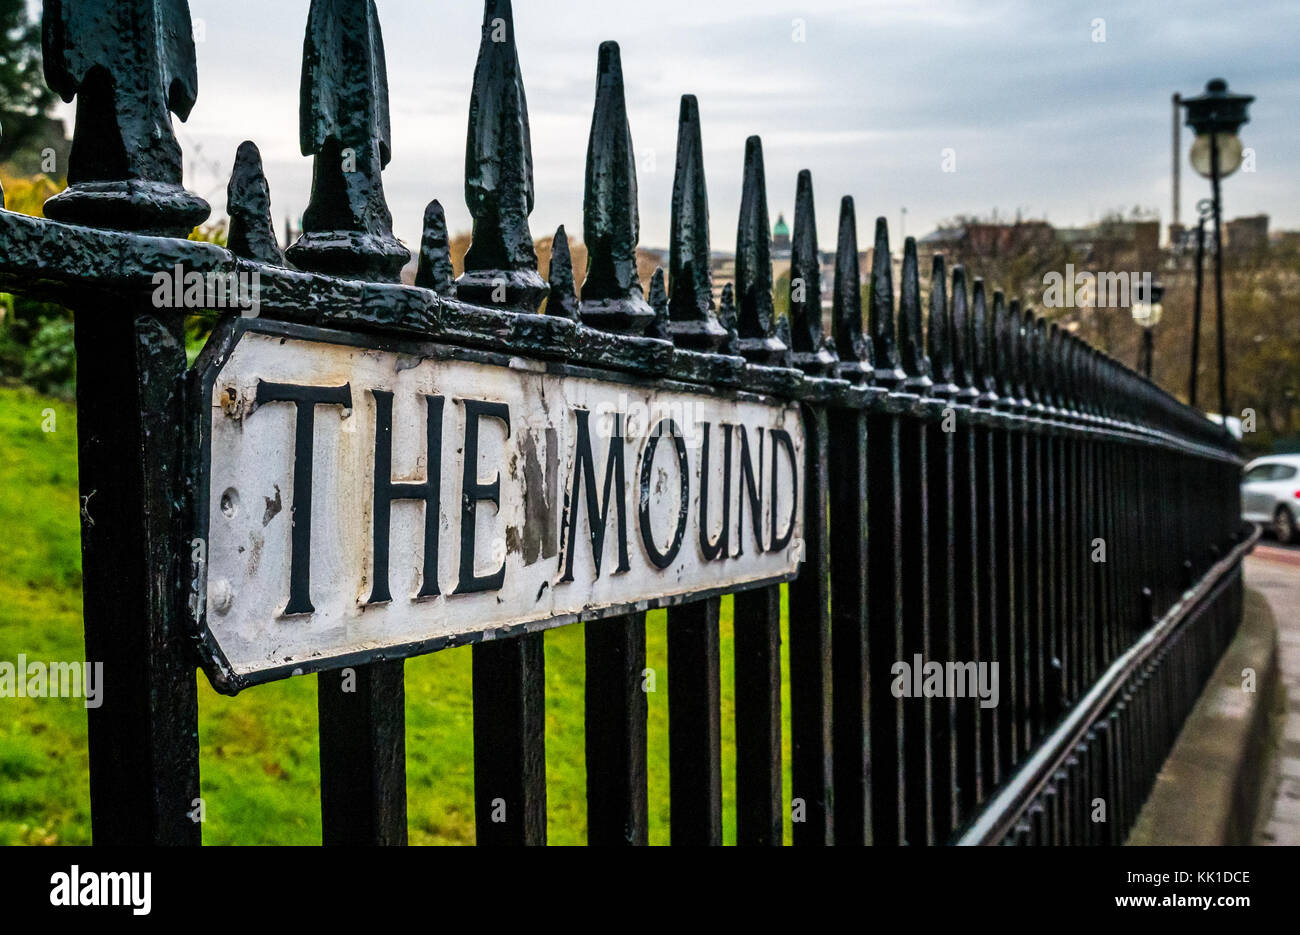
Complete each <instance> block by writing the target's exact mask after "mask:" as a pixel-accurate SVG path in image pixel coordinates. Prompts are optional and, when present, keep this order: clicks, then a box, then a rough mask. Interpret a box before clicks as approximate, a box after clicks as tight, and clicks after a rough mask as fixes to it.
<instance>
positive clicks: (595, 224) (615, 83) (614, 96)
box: [580, 42, 654, 335]
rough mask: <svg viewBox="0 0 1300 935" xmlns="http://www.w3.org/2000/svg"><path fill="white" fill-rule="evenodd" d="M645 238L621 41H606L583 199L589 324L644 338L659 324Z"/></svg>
mask: <svg viewBox="0 0 1300 935" xmlns="http://www.w3.org/2000/svg"><path fill="white" fill-rule="evenodd" d="M640 235H641V222H640V215H639V213H638V207H637V188H636V151H635V150H634V149H633V148H632V130H631V128H630V127H629V125H628V121H627V102H626V99H625V97H624V94H623V64H622V58H621V57H620V55H619V50H618V43H617V42H602V43H601V44H600V52H599V58H598V60H597V65H596V109H595V112H594V113H593V115H592V119H591V136H590V137H589V139H588V142H587V185H586V193H585V196H584V198H583V238H584V240H585V241H586V244H587V278H586V280H585V281H584V282H583V284H582V305H581V306H580V309H581V314H582V321H583V323H584V324H587V325H590V326H591V327H593V328H599V329H600V330H602V331H612V332H615V333H617V334H629V335H640V334H644V333H645V330H646V328H648V327H649V326H650V324H651V322H653V321H654V309H652V308H651V307H650V303H648V302H647V301H646V300H645V294H644V293H643V292H642V291H641V279H640V277H639V276H638V274H637V264H636V247H637V241H638V240H639V239H640Z"/></svg>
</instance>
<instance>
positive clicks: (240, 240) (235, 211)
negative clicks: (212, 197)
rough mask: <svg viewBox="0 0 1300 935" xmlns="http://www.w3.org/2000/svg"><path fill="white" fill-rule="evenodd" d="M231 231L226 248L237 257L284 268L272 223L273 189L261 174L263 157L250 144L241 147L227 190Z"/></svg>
mask: <svg viewBox="0 0 1300 935" xmlns="http://www.w3.org/2000/svg"><path fill="white" fill-rule="evenodd" d="M226 213H227V214H228V215H230V230H229V232H228V233H227V235H226V248H227V249H228V250H230V252H231V253H233V254H234V255H235V256H239V257H243V258H245V259H248V260H257V261H258V262H259V263H269V264H270V265H272V266H283V265H284V253H283V252H282V251H281V250H280V244H279V242H278V241H277V240H276V239H275V226H274V225H273V224H272V222H271V189H270V187H269V186H268V185H267V184H266V175H265V174H264V173H263V172H262V154H261V153H260V152H258V149H257V145H256V144H255V143H253V142H251V141H247V140H246V141H245V142H243V143H240V144H239V149H238V151H237V152H236V153H235V169H234V171H233V172H231V173H230V185H229V186H228V187H227V189H226Z"/></svg>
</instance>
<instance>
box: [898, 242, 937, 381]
mask: <svg viewBox="0 0 1300 935" xmlns="http://www.w3.org/2000/svg"><path fill="white" fill-rule="evenodd" d="M902 273H903V283H902V292H901V294H900V296H899V304H898V345H899V355H900V357H901V358H902V364H903V372H904V373H905V374H907V380H906V382H905V384H904V385H905V386H906V387H907V388H908V390H910V391H912V392H918V391H919V392H925V391H928V390H929V388H930V385H931V383H930V361H929V359H928V358H927V357H926V354H925V333H924V331H923V326H922V322H921V270H920V261H919V260H918V259H917V255H916V238H914V237H908V238H907V239H906V240H905V241H904V242H903V270H902Z"/></svg>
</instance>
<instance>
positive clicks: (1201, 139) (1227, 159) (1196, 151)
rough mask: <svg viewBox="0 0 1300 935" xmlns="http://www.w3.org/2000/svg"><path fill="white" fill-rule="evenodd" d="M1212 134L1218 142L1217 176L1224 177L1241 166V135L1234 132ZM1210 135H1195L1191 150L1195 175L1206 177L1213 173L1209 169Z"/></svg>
mask: <svg viewBox="0 0 1300 935" xmlns="http://www.w3.org/2000/svg"><path fill="white" fill-rule="evenodd" d="M1213 136H1214V138H1215V139H1216V140H1217V141H1218V143H1219V178H1221V179H1226V178H1227V177H1228V176H1230V175H1232V173H1234V172H1236V171H1237V170H1238V169H1240V168H1241V156H1242V147H1241V137H1239V136H1237V134H1235V133H1215V134H1213ZM1210 137H1211V134H1209V133H1202V134H1200V135H1199V136H1197V137H1196V141H1195V142H1194V143H1192V152H1191V159H1192V168H1193V169H1195V170H1196V174H1197V175H1200V176H1202V177H1204V178H1207V179H1208V178H1209V177H1210V176H1211V175H1212V174H1213V173H1212V172H1211V171H1210Z"/></svg>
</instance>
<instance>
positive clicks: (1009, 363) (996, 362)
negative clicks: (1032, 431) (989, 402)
mask: <svg viewBox="0 0 1300 935" xmlns="http://www.w3.org/2000/svg"><path fill="white" fill-rule="evenodd" d="M990 335H991V338H992V340H991V342H990V347H991V350H992V352H993V353H992V376H993V383H994V392H996V393H997V394H998V397H999V399H1000V400H1001V401H1002V402H1010V401H1012V399H1014V397H1015V343H1014V342H1015V338H1014V329H1013V328H1012V325H1011V316H1010V315H1008V314H1007V297H1006V294H1005V293H1004V292H1003V291H1002V290H1001V289H995V290H993V317H992V319H991V321H990Z"/></svg>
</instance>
